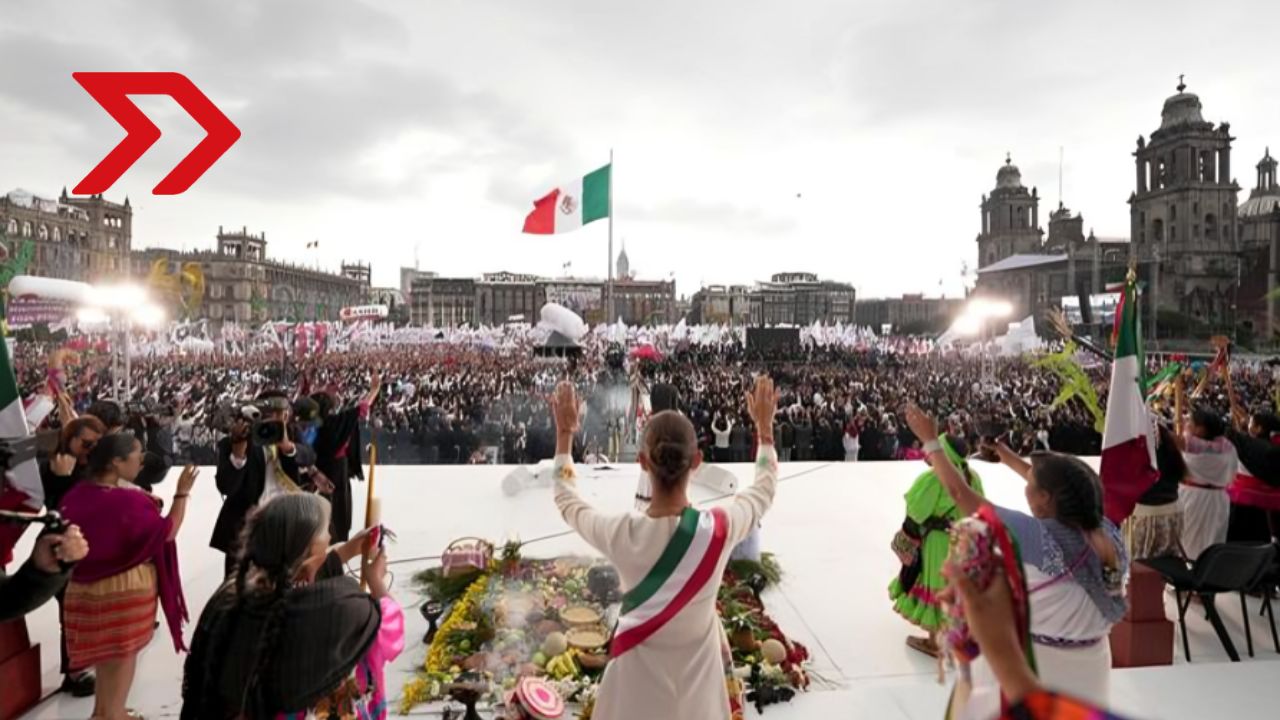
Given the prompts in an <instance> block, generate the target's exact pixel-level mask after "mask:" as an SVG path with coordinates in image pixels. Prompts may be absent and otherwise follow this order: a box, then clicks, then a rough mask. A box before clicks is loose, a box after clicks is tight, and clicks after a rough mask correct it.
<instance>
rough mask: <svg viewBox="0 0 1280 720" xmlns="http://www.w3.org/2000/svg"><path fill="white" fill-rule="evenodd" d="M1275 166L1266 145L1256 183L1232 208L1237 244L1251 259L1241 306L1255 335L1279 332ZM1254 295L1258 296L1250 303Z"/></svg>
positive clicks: (1279, 206)
mask: <svg viewBox="0 0 1280 720" xmlns="http://www.w3.org/2000/svg"><path fill="white" fill-rule="evenodd" d="M1276 166H1277V163H1276V159H1275V158H1273V157H1271V149H1270V148H1267V152H1266V153H1265V154H1264V155H1263V157H1262V160H1261V161H1259V162H1258V165H1257V170H1258V179H1257V184H1256V185H1255V186H1254V188H1253V190H1252V191H1250V193H1249V199H1248V200H1245V201H1244V202H1243V203H1241V204H1240V207H1239V208H1238V209H1237V211H1236V223H1237V225H1236V229H1237V234H1238V235H1239V237H1240V244H1241V246H1242V247H1243V248H1244V249H1245V250H1244V251H1245V252H1246V253H1248V255H1249V256H1252V258H1253V262H1252V263H1250V262H1246V263H1245V264H1246V267H1247V271H1246V277H1245V278H1244V279H1243V280H1242V283H1241V285H1242V287H1241V291H1240V292H1241V295H1243V298H1242V300H1241V306H1242V310H1243V311H1244V312H1245V314H1246V315H1247V317H1248V318H1249V321H1250V322H1252V323H1253V330H1254V332H1255V335H1260V336H1261V337H1263V338H1274V337H1276V336H1277V335H1280V298H1277V297H1276V296H1277V295H1280V292H1277V291H1278V290H1280V185H1277V183H1276ZM1255 288H1256V289H1255ZM1254 298H1259V299H1258V300H1257V301H1256V302H1250V301H1252V300H1254Z"/></svg>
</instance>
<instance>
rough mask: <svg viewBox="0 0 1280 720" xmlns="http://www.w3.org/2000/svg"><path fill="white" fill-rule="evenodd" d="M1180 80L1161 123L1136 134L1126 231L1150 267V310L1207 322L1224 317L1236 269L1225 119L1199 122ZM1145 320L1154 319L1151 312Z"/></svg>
mask: <svg viewBox="0 0 1280 720" xmlns="http://www.w3.org/2000/svg"><path fill="white" fill-rule="evenodd" d="M1186 89H1187V88H1186V85H1185V84H1182V83H1179V85H1178V92H1177V94H1175V95H1173V96H1171V97H1169V98H1168V99H1167V100H1165V102H1164V107H1163V109H1162V110H1161V113H1160V127H1159V128H1157V129H1156V130H1155V131H1153V132H1152V133H1151V138H1150V140H1149V141H1148V140H1147V139H1145V138H1143V137H1142V136H1139V137H1138V141H1137V148H1136V149H1135V151H1134V153H1133V156H1134V165H1135V169H1136V176H1135V182H1136V186H1135V189H1134V192H1133V194H1132V195H1131V196H1130V197H1129V214H1130V223H1131V230H1130V233H1131V235H1130V238H1131V239H1132V241H1133V247H1132V251H1133V253H1134V254H1135V256H1136V257H1137V259H1138V260H1139V261H1140V262H1141V263H1143V264H1144V265H1146V266H1148V267H1149V274H1150V277H1151V283H1152V286H1151V289H1150V293H1151V297H1152V298H1153V299H1154V302H1148V303H1146V305H1145V306H1146V308H1147V309H1148V311H1149V312H1151V313H1155V312H1156V308H1160V309H1161V310H1169V311H1176V312H1177V313H1180V314H1181V315H1183V316H1185V317H1187V318H1190V319H1193V320H1194V321H1195V322H1201V323H1205V324H1209V325H1213V326H1223V325H1224V324H1230V322H1231V320H1232V319H1233V318H1234V315H1235V310H1236V303H1237V292H1236V291H1237V288H1238V286H1239V279H1240V276H1241V272H1242V267H1241V261H1242V258H1241V255H1240V254H1239V253H1240V251H1241V250H1243V249H1244V248H1243V247H1242V245H1241V244H1240V238H1239V234H1238V233H1239V228H1238V227H1237V223H1236V212H1237V207H1236V203H1237V202H1238V200H1237V198H1238V195H1239V191H1240V188H1239V186H1238V185H1237V184H1236V182H1235V180H1234V179H1233V178H1232V175H1231V142H1232V141H1233V140H1234V138H1232V137H1231V126H1230V125H1229V124H1228V123H1225V122H1223V123H1220V124H1218V125H1216V126H1215V125H1214V123H1212V122H1209V121H1206V120H1205V119H1204V116H1203V113H1202V105H1201V103H1200V98H1199V97H1197V96H1196V95H1194V94H1192V93H1189V92H1187V91H1186ZM1152 321H1153V322H1155V321H1157V318H1156V317H1154V315H1153V317H1152Z"/></svg>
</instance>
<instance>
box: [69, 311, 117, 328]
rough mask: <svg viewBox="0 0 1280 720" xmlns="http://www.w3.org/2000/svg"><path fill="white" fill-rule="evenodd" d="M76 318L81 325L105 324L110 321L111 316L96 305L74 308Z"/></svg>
mask: <svg viewBox="0 0 1280 720" xmlns="http://www.w3.org/2000/svg"><path fill="white" fill-rule="evenodd" d="M76 320H78V321H79V322H80V324H81V325H106V324H107V323H109V322H111V318H110V317H108V316H107V314H106V313H105V312H103V311H102V310H100V309H99V308H96V307H82V308H80V309H79V310H76Z"/></svg>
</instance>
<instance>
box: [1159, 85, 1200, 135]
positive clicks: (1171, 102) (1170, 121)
mask: <svg viewBox="0 0 1280 720" xmlns="http://www.w3.org/2000/svg"><path fill="white" fill-rule="evenodd" d="M1201 109H1202V107H1201V105H1200V97H1199V96H1198V95H1196V94H1194V93H1189V92H1187V85H1186V83H1184V82H1181V78H1179V82H1178V94H1177V95H1173V96H1170V97H1169V99H1168V100H1165V101H1164V109H1163V110H1161V111H1160V129H1161V130H1168V129H1169V128H1172V127H1177V126H1179V125H1192V124H1195V123H1203V122H1204V115H1202V114H1201V113H1200V111H1201Z"/></svg>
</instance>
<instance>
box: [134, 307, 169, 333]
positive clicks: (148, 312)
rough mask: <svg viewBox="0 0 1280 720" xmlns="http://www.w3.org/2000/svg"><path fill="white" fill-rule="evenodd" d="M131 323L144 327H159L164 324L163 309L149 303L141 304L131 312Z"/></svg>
mask: <svg viewBox="0 0 1280 720" xmlns="http://www.w3.org/2000/svg"><path fill="white" fill-rule="evenodd" d="M132 316H133V321H134V322H136V323H138V324H139V325H142V326H144V327H151V328H153V327H159V326H160V325H161V324H163V323H164V320H165V317H164V308H161V307H160V306H159V305H153V304H151V303H143V304H142V305H139V306H137V307H135V308H133V310H132Z"/></svg>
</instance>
